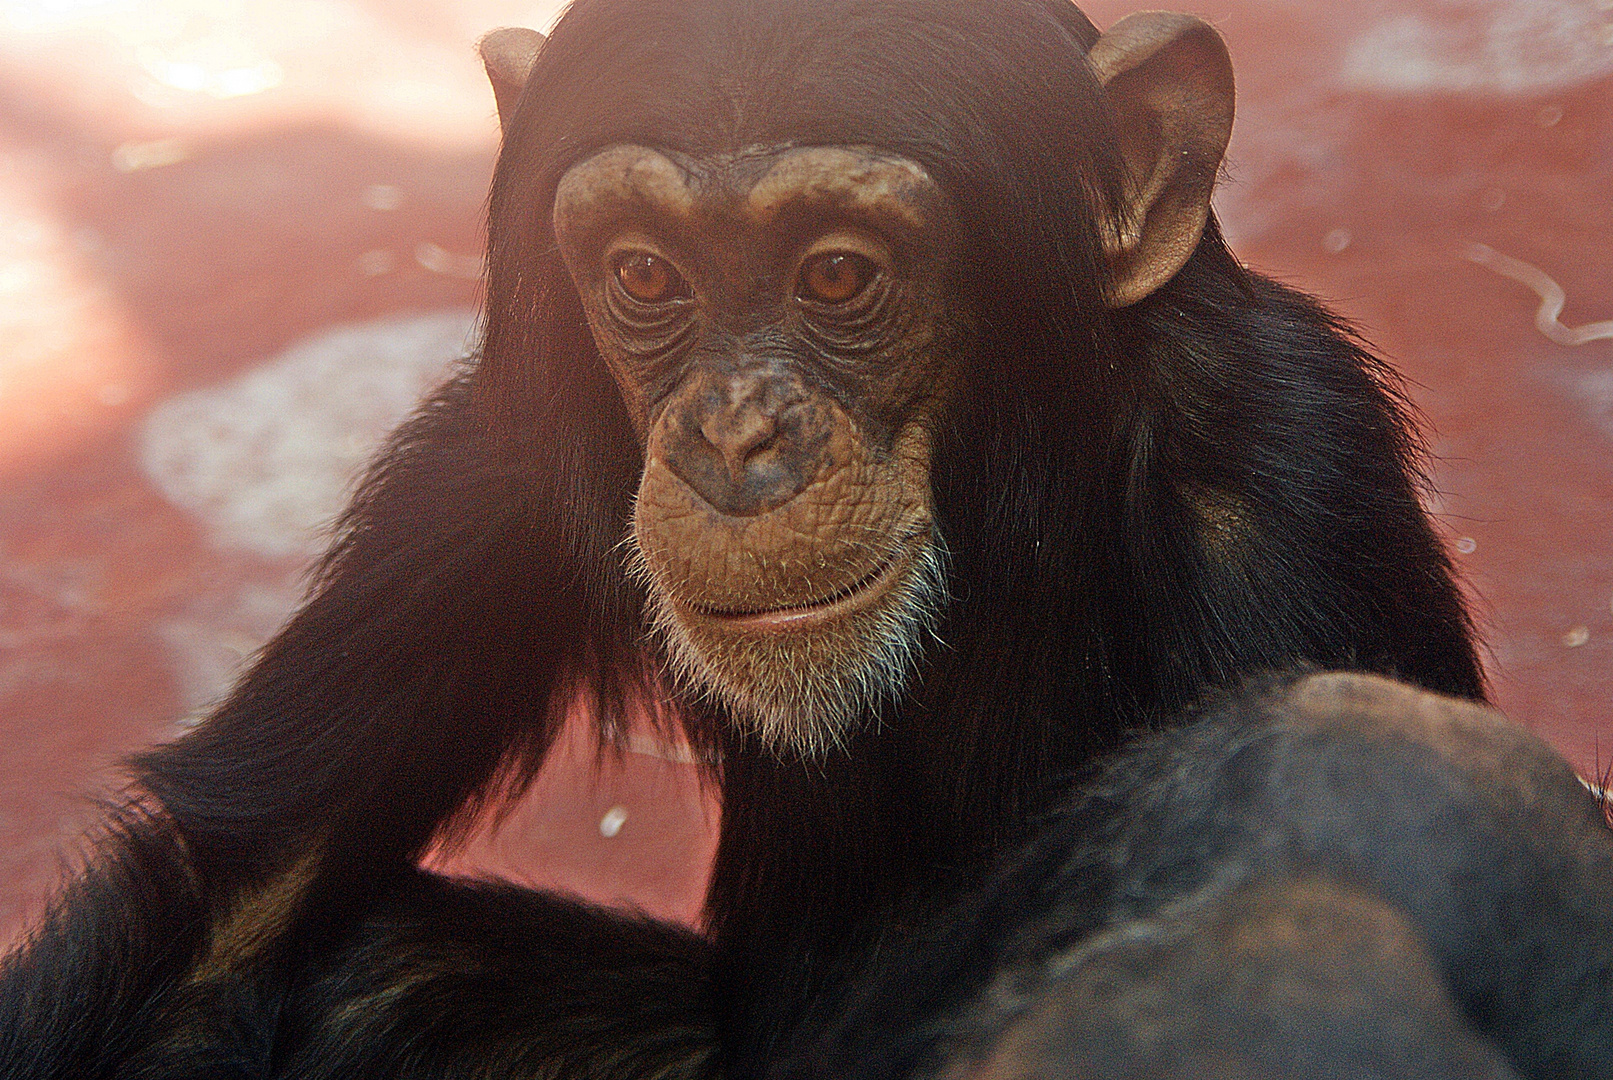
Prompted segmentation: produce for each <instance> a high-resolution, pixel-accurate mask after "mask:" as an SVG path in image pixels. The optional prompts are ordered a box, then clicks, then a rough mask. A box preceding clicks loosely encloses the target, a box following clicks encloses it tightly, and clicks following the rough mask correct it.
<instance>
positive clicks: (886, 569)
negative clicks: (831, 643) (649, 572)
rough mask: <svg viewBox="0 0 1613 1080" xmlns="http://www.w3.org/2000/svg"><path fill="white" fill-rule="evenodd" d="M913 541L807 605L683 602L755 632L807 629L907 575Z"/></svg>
mask: <svg viewBox="0 0 1613 1080" xmlns="http://www.w3.org/2000/svg"><path fill="white" fill-rule="evenodd" d="M913 550H914V545H913V543H912V541H908V542H907V543H904V544H902V545H901V546H900V548H898V550H897V553H896V555H895V557H893V558H892V559H890V560H889V561H888V562H885V563H883V564H881V565H880V566H879V567H878V568H877V569H875V570H874V571H873V572H872V573H870V574H869V575H868V576H866V577H864V578H861V579H859V580H858V581H856V582H854V583H852V584H851V585H848V586H846V587H844V588H842V589H838V590H836V591H835V592H833V593H831V594H829V595H828V596H825V597H823V598H822V599H819V600H811V601H808V602H807V603H804V604H791V605H789V606H787V607H778V608H767V609H764V610H759V611H723V610H719V609H716V608H710V607H703V606H698V605H692V604H679V605H678V606H679V607H681V608H682V609H683V610H684V611H685V612H687V613H689V614H690V615H693V616H694V617H696V618H698V619H700V620H701V621H704V622H709V623H716V624H718V625H720V626H723V627H726V628H731V629H734V630H745V631H751V632H753V633H754V632H766V631H782V630H804V629H807V628H809V627H812V626H818V625H821V624H823V623H827V622H832V621H834V620H835V619H838V618H841V617H843V616H846V615H850V614H853V613H855V612H857V611H861V610H862V609H864V608H866V607H868V606H870V605H872V604H873V603H875V602H876V601H877V600H878V599H879V598H880V597H881V596H883V595H885V594H886V593H887V592H889V591H890V590H891V587H892V586H894V585H895V584H896V583H897V582H898V581H900V580H901V579H902V578H903V577H904V576H906V573H907V569H908V567H909V566H910V565H911V564H912V561H913Z"/></svg>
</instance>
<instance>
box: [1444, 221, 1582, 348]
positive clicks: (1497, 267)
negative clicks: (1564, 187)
mask: <svg viewBox="0 0 1613 1080" xmlns="http://www.w3.org/2000/svg"><path fill="white" fill-rule="evenodd" d="M1464 254H1465V255H1466V256H1467V257H1468V259H1469V260H1471V261H1473V262H1476V263H1478V264H1479V265H1480V266H1487V267H1489V268H1490V269H1491V270H1494V271H1495V272H1496V273H1498V274H1500V275H1501V276H1502V277H1509V278H1511V279H1512V280H1513V281H1516V282H1518V283H1520V284H1523V285H1527V286H1529V288H1531V289H1533V290H1534V291H1535V295H1536V296H1539V297H1540V307H1539V308H1538V309H1537V310H1536V311H1535V329H1536V330H1539V331H1540V332H1541V333H1542V334H1545V335H1546V336H1547V337H1548V338H1550V339H1551V340H1552V341H1554V342H1556V343H1557V344H1558V345H1567V346H1574V345H1584V344H1585V343H1587V342H1591V341H1601V340H1603V339H1604V338H1608V339H1613V319H1604V320H1602V321H1601V322H1593V323H1586V324H1585V325H1584V326H1564V325H1563V324H1562V323H1560V322H1558V321H1557V316H1559V315H1561V314H1562V313H1563V307H1564V305H1566V304H1567V303H1568V294H1567V293H1565V292H1563V287H1562V286H1561V285H1559V284H1557V283H1556V282H1555V281H1553V280H1552V279H1551V277H1550V276H1549V275H1547V273H1546V272H1545V271H1544V270H1542V269H1540V267H1538V266H1535V265H1533V264H1531V263H1526V262H1524V261H1523V260H1522V259H1514V258H1513V257H1512V256H1510V255H1503V254H1501V253H1500V252H1499V251H1497V250H1495V249H1494V248H1493V247H1490V246H1489V245H1488V244H1469V245H1467V249H1466V251H1465V252H1464Z"/></svg>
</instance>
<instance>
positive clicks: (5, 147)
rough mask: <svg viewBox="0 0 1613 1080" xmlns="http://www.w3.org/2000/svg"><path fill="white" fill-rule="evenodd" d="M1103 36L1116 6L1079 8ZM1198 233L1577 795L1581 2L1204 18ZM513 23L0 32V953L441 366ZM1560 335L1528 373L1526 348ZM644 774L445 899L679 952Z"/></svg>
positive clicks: (275, 608) (1586, 97) (296, 16)
mask: <svg viewBox="0 0 1613 1080" xmlns="http://www.w3.org/2000/svg"><path fill="white" fill-rule="evenodd" d="M1085 6H1086V9H1087V11H1088V13H1089V14H1090V15H1092V17H1093V19H1094V21H1096V22H1097V23H1098V24H1099V25H1100V26H1104V25H1107V24H1109V23H1111V22H1113V21H1114V20H1115V19H1116V18H1118V17H1119V16H1121V15H1123V14H1125V13H1126V12H1127V11H1129V10H1131V8H1132V7H1134V6H1136V5H1134V4H1126V3H1120V2H1110V0H1104V2H1101V3H1091V4H1088V5H1085ZM1183 6H1184V7H1186V8H1188V9H1190V10H1194V11H1196V12H1197V13H1198V14H1201V15H1203V16H1205V17H1207V18H1209V19H1210V20H1211V21H1212V22H1214V23H1215V24H1216V25H1217V26H1218V27H1219V28H1220V29H1221V31H1222V33H1223V34H1224V35H1225V36H1226V38H1227V40H1228V42H1229V44H1230V46H1231V49H1232V52H1233V57H1234V61H1235V64H1236V66H1237V72H1238V77H1239V95H1240V105H1239V120H1238V124H1237V127H1236V130H1235V132H1234V135H1233V142H1232V148H1231V152H1230V156H1229V164H1228V169H1227V174H1228V175H1227V182H1226V184H1225V185H1224V187H1223V190H1222V192H1221V194H1220V195H1219V197H1218V205H1219V210H1220V213H1221V215H1222V219H1223V222H1224V224H1225V227H1226V232H1227V234H1228V237H1229V238H1230V240H1231V242H1232V244H1233V247H1234V248H1235V249H1236V250H1237V251H1238V253H1239V254H1240V255H1241V256H1242V257H1243V258H1244V260H1245V261H1247V262H1248V263H1250V264H1251V265H1253V266H1254V267H1256V268H1258V269H1260V270H1263V271H1266V272H1268V273H1271V274H1274V275H1276V276H1277V277H1279V278H1282V279H1284V280H1286V281H1289V282H1291V283H1294V284H1297V285H1299V286H1300V287H1302V288H1305V289H1308V290H1310V291H1312V292H1315V293H1317V294H1319V295H1321V296H1323V297H1324V298H1326V299H1328V300H1329V301H1331V302H1332V303H1333V304H1334V305H1335V306H1336V307H1337V308H1338V309H1339V310H1341V311H1342V312H1343V313H1345V314H1346V315H1348V316H1349V317H1350V318H1352V319H1354V320H1355V321H1356V322H1357V323H1358V324H1359V326H1360V327H1361V329H1362V330H1363V331H1364V333H1365V334H1366V335H1367V337H1368V338H1369V339H1370V340H1371V341H1373V342H1374V343H1375V344H1376V345H1377V346H1378V348H1379V349H1380V350H1381V351H1383V352H1384V353H1385V354H1386V355H1388V356H1389V357H1391V358H1392V359H1393V360H1394V361H1395V362H1396V364H1397V365H1398V366H1399V367H1400V368H1401V370H1402V371H1404V372H1405V374H1406V375H1407V377H1408V378H1409V379H1410V380H1411V390H1412V396H1413V397H1414V398H1415V400H1416V401H1417V403H1418V404H1419V406H1420V407H1421V408H1422V410H1423V411H1424V413H1425V414H1426V416H1427V418H1428V421H1429V434H1430V439H1431V446H1432V449H1433V451H1434V453H1435V455H1436V457H1437V461H1436V464H1435V468H1434V473H1435V479H1436V481H1437V487H1438V495H1437V497H1436V502H1435V505H1434V506H1433V507H1432V509H1433V510H1434V511H1435V512H1436V514H1437V515H1438V518H1439V521H1440V523H1441V525H1442V527H1443V528H1444V530H1445V532H1446V534H1447V536H1448V539H1449V542H1450V544H1451V548H1452V551H1453V552H1454V553H1455V557H1456V559H1457V560H1458V562H1459V563H1460V564H1461V566H1462V568H1463V570H1464V571H1465V573H1466V574H1467V577H1468V580H1469V581H1470V582H1471V584H1472V587H1473V590H1474V593H1475V595H1476V597H1477V599H1478V610H1479V611H1480V613H1481V617H1482V618H1483V620H1484V623H1485V626H1486V631H1487V637H1488V640H1489V644H1490V650H1491V651H1490V655H1489V658H1488V659H1489V664H1490V672H1491V676H1492V679H1493V683H1494V690H1495V697H1496V699H1497V701H1498V702H1499V704H1500V705H1501V706H1502V707H1503V708H1504V709H1505V710H1506V711H1507V712H1508V713H1509V714H1510V715H1512V716H1513V717H1514V718H1516V719H1517V720H1519V721H1521V722H1523V723H1525V724H1528V725H1530V726H1531V727H1534V728H1535V729H1536V730H1538V731H1539V732H1540V733H1541V734H1543V735H1544V736H1545V737H1546V738H1548V739H1550V740H1551V741H1552V742H1553V743H1555V744H1556V745H1557V746H1558V747H1559V748H1560V749H1561V750H1562V751H1563V752H1564V753H1565V754H1566V755H1567V756H1568V757H1569V759H1570V761H1571V762H1572V763H1573V764H1574V765H1575V766H1576V767H1577V768H1579V769H1580V770H1581V771H1582V773H1583V774H1585V775H1586V776H1595V775H1598V774H1599V773H1600V772H1601V771H1602V770H1603V769H1604V768H1605V767H1607V766H1608V765H1609V764H1613V726H1610V725H1609V721H1608V717H1609V713H1610V710H1609V690H1610V689H1613V552H1610V548H1609V540H1610V526H1613V455H1610V452H1609V451H1610V447H1613V442H1610V440H1613V340H1609V339H1607V338H1603V339H1600V340H1592V341H1589V342H1586V343H1585V344H1582V345H1579V346H1569V345H1565V344H1560V343H1557V342H1554V341H1553V340H1551V339H1549V338H1548V337H1547V336H1546V335H1545V334H1544V333H1542V332H1541V330H1539V329H1537V327H1536V326H1535V313H1536V307H1537V305H1538V302H1539V301H1538V299H1537V297H1536V295H1535V293H1534V292H1532V291H1531V290H1530V289H1529V288H1527V287H1526V286H1525V285H1524V284H1521V283H1519V282H1518V281H1516V280H1513V279H1511V278H1509V277H1506V276H1503V275H1502V274H1501V273H1499V272H1498V271H1497V269H1496V265H1495V264H1493V263H1491V264H1486V263H1480V262H1475V261H1473V259H1472V258H1470V257H1469V256H1470V255H1471V254H1472V253H1473V252H1474V251H1475V250H1479V249H1474V248H1472V247H1471V245H1473V244H1483V245H1486V246H1487V248H1488V249H1490V250H1493V251H1495V252H1499V253H1502V254H1503V255H1505V256H1508V257H1511V258H1513V259H1517V260H1522V261H1524V262H1526V263H1528V264H1530V265H1532V266H1533V267H1535V268H1537V269H1538V271H1539V272H1540V273H1543V274H1545V275H1549V277H1550V278H1551V279H1553V280H1555V282H1557V283H1558V284H1559V285H1560V286H1561V287H1562V288H1563V289H1564V290H1566V294H1567V306H1566V309H1565V310H1564V311H1563V312H1562V316H1561V318H1562V321H1563V322H1565V323H1568V324H1573V325H1581V324H1586V323H1593V322H1596V321H1599V320H1609V319H1613V284H1610V283H1613V0H1397V2H1390V0H1383V2H1371V0H1368V2H1361V3H1354V4H1348V5H1343V4H1332V3H1323V2H1320V0H1219V2H1218V3H1216V4H1214V5H1209V4H1197V3H1190V4H1186V5H1183ZM557 7H558V5H556V4H552V3H545V2H523V0H0V941H3V940H5V939H6V938H9V937H11V936H14V935H15V934H16V933H17V932H18V931H19V929H20V928H21V926H22V925H24V923H25V921H26V920H27V918H29V917H30V916H31V915H32V914H36V913H37V912H38V910H39V908H40V904H41V902H42V898H43V897H45V896H46V895H48V893H49V891H50V890H51V889H52V887H53V886H54V884H55V883H56V882H57V881H58V880H59V877H60V874H61V872H62V867H63V865H64V860H67V861H68V863H69V864H70V861H71V858H72V857H73V853H74V852H75V851H77V850H78V845H79V838H80V837H81V836H82V835H83V833H84V831H85V829H86V828H87V827H88V826H89V825H90V824H91V823H93V821H94V820H95V817H96V815H97V812H98V811H97V808H96V803H95V800H96V798H97V797H104V796H106V795H108V794H109V793H111V792H113V791H115V789H116V784H117V782H118V777H117V773H116V771H115V768H114V765H115V763H116V762H117V760H118V759H119V758H121V757H123V756H124V755H126V754H128V753H129V752H130V751H132V750H134V749H136V748H138V747H140V746H142V745H145V744H147V743H149V742H151V741H153V740H158V739H164V738H169V737H172V736H173V735H175V734H177V733H178V732H179V731H181V730H182V729H183V727H184V726H185V725H186V724H188V723H192V722H194V720H195V718H196V717H197V716H198V715H199V714H200V713H202V712H203V711H205V708H206V706H207V704H208V703H209V702H210V701H213V700H216V698H217V697H218V695H219V694H220V693H221V692H222V691H223V689H224V688H226V687H227V686H228V684H229V681H230V679H231V678H232V677H233V675H234V674H235V673H236V672H237V671H238V670H239V666H240V664H241V663H242V662H243V660H244V659H245V658H247V657H248V656H249V655H250V654H251V653H252V651H253V650H254V649H255V648H256V647H257V646H258V645H259V644H261V643H262V641H263V640H264V639H265V638H266V637H267V636H268V635H269V634H270V633H271V632H272V631H273V629H274V628H275V626H276V625H277V624H278V623H279V622H280V620H282V619H283V618H284V617H285V615H286V613H287V612H288V611H289V609H290V607H291V606H292V604H294V603H295V602H296V598H297V596H298V590H299V587H300V575H301V573H302V571H303V570H304V568H305V567H306V566H307V564H308V562H309V560H310V559H311V557H312V556H313V555H314V554H315V553H316V552H317V551H318V550H319V547H320V545H321V543H322V539H321V538H322V536H323V533H322V528H323V525H324V523H325V522H327V521H328V520H329V518H330V516H331V515H332V514H333V513H334V512H335V511H336V509H337V508H338V507H339V506H340V503H341V500H342V493H343V491H344V490H345V487H346V484H347V483H348V482H349V480H350V478H351V475H352V473H353V470H354V469H356V468H357V467H358V465H359V464H360V463H361V462H362V461H363V460H364V459H365V457H366V455H367V454H368V453H369V452H370V450H371V449H372V448H373V447H374V446H375V444H376V442H377V440H378V439H379V438H380V437H381V436H382V434H383V433H384V432H385V430H386V429H387V428H388V427H389V426H390V425H391V424H392V423H394V422H395V421H396V420H397V419H398V418H399V416H401V415H402V413H403V412H404V411H405V410H406V409H407V407H408V403H409V402H410V401H412V400H413V399H414V398H415V397H417V396H418V395H419V393H420V392H421V391H422V390H423V389H424V388H426V387H427V386H429V385H431V383H432V382H433V381H434V380H435V379H436V378H438V377H440V375H441V373H442V372H443V370H444V369H445V366H446V365H447V364H448V363H449V362H450V361H451V360H452V359H453V358H454V357H456V356H457V355H459V354H460V352H461V351H462V350H463V348H464V346H465V343H466V342H467V340H468V339H469V337H470V335H471V334H472V332H473V324H474V318H475V310H476V304H477V301H478V282H477V275H478V272H479V267H480V250H481V244H482V222H481V214H482V208H483V200H484V197H485V191H486V186H487V181H488V178H489V175H490V172H491V168H492V163H493V157H494V153H495V151H496V146H497V123H496V120H495V117H494V111H493V99H492V95H491V93H490V92H489V91H488V90H487V88H486V86H485V82H484V79H483V76H482V74H481V70H480V65H479V63H478V61H477V59H476V55H475V51H474V42H475V40H476V38H478V37H479V36H480V35H481V34H482V33H484V32H486V31H487V30H489V29H491V28H493V27H496V26H502V25H528V26H537V27H540V28H542V27H545V26H547V25H548V24H549V23H550V21H551V20H552V19H553V17H554V15H555V13H556V9H557ZM1559 336H1560V335H1559ZM678 758H679V755H678V753H677V749H676V748H675V747H672V748H669V747H663V746H658V745H656V744H655V743H654V742H653V741H651V740H647V739H646V740H642V741H640V742H638V743H636V744H635V749H634V751H633V752H631V753H629V754H627V755H626V756H625V758H624V760H623V761H622V762H620V763H614V762H604V763H600V762H597V761H595V760H594V757H593V755H592V753H591V751H590V750H589V749H587V747H586V746H584V745H583V744H582V742H581V741H580V740H571V739H568V740H566V741H565V742H564V743H563V744H562V747H561V749H560V752H559V753H557V754H556V756H555V758H554V760H553V763H552V764H551V766H550V767H549V768H548V769H547V770H546V772H545V774H544V776H543V777H542V778H541V779H540V781H539V783H538V785H537V786H536V788H535V790H534V791H533V792H532V793H531V795H530V796H529V797H528V798H527V799H526V800H525V801H524V802H523V804H522V805H521V806H520V808H519V809H518V810H517V811H516V812H515V813H514V814H513V815H512V816H511V817H510V818H509V819H508V820H507V821H506V822H505V823H504V825H503V827H502V828H501V829H500V830H499V831H498V832H496V833H494V834H490V835H487V836H483V837H480V838H479V839H478V840H477V841H476V842H475V843H474V844H473V845H472V846H471V847H470V849H468V850H467V851H466V852H464V853H463V854H462V855H461V856H460V857H459V865H461V866H465V867H470V868H480V869H490V870H493V871H495V872H500V873H505V874H509V875H512V876H517V877H520V878H521V879H523V880H526V881H531V882H536V883H543V884H550V885H558V886H561V887H565V888H569V889H573V890H575V891H578V892H581V893H582V894H584V895H587V896H590V897H593V898H596V899H600V900H607V901H624V902H631V903H637V904H639V905H641V906H643V907H644V908H646V909H647V910H649V911H652V912H656V913H659V914H664V915H669V916H673V917H678V918H685V919H692V918H694V917H695V915H696V913H697V911H698V907H699V900H700V891H701V888H702V886H703V882H704V877H705V872H706V863H707V861H708V860H709V857H710V852H711V845H712V842H713V836H712V829H713V824H714V816H713V814H714V811H713V807H712V806H711V804H710V802H709V799H708V798H707V797H706V794H705V793H703V792H702V791H701V790H700V788H699V785H698V783H697V782H696V780H695V778H694V775H693V770H692V768H691V767H690V766H689V765H688V764H687V763H684V762H681V761H680V760H678Z"/></svg>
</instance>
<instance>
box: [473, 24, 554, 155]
mask: <svg viewBox="0 0 1613 1080" xmlns="http://www.w3.org/2000/svg"><path fill="white" fill-rule="evenodd" d="M476 48H477V50H478V51H479V52H480V53H481V54H482V65H483V66H484V67H486V68H487V78H488V79H489V81H491V82H492V84H493V98H494V100H495V101H497V102H498V126H499V127H500V128H502V129H504V130H508V129H509V126H510V117H511V116H512V115H514V113H515V103H516V102H517V101H519V100H520V99H521V88H522V87H524V86H525V85H526V77H527V76H528V75H530V74H532V65H533V64H535V63H537V60H538V50H540V49H542V48H543V35H542V34H540V33H538V32H537V31H536V30H528V29H526V28H524V27H519V26H511V27H506V28H505V29H503V30H494V31H492V32H491V33H489V34H488V35H487V36H486V37H484V38H482V40H481V41H479V42H477V44H476Z"/></svg>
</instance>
